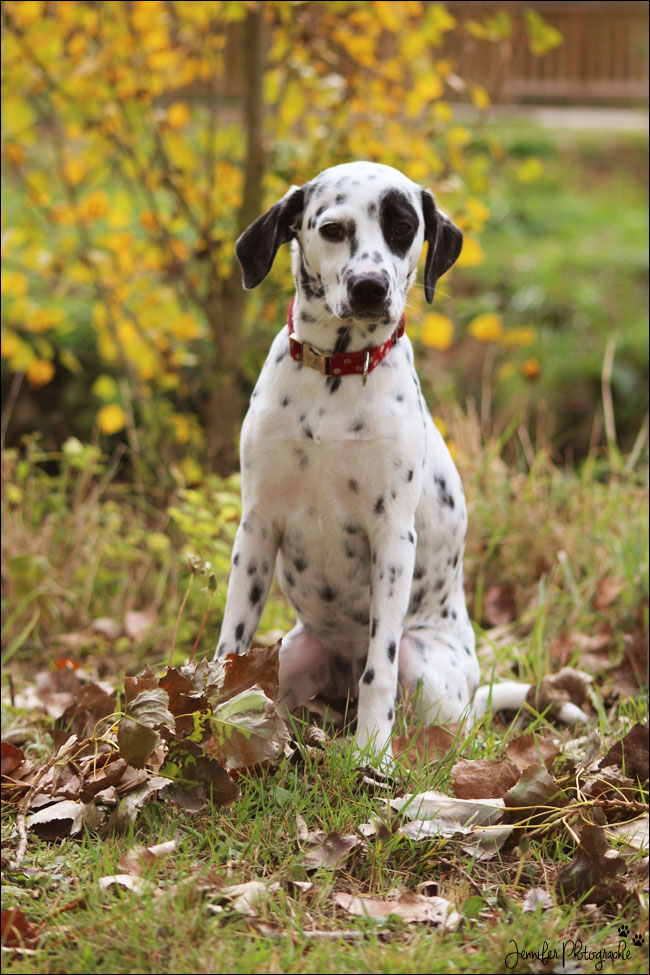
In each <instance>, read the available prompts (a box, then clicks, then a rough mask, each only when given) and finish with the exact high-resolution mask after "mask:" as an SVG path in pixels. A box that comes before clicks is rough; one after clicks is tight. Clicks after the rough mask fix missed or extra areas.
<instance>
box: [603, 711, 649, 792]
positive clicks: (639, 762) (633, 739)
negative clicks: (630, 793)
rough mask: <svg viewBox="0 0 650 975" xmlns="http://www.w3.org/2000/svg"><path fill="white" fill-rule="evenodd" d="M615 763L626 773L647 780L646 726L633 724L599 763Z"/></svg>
mask: <svg viewBox="0 0 650 975" xmlns="http://www.w3.org/2000/svg"><path fill="white" fill-rule="evenodd" d="M601 764H602V765H603V766H605V765H617V766H618V767H619V768H620V769H621V770H622V771H624V772H625V774H626V775H629V776H631V777H632V778H634V779H640V780H641V782H647V781H648V771H649V769H648V764H649V763H648V727H647V725H642V724H635V725H634V726H633V727H632V728H631V729H630V730H629V731H628V733H627V734H626V735H625V737H624V738H623V739H621V741H617V742H616V744H615V745H613V746H612V747H611V748H610V750H609V751H608V752H607V754H606V755H605V757H604V758H603V760H602V763H601Z"/></svg>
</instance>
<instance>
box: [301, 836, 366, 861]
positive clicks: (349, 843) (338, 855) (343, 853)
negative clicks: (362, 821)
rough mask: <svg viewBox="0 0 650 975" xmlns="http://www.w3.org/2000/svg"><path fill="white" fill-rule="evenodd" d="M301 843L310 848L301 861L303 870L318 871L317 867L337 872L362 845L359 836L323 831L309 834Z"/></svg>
mask: <svg viewBox="0 0 650 975" xmlns="http://www.w3.org/2000/svg"><path fill="white" fill-rule="evenodd" d="M303 842H304V844H305V846H311V849H310V851H309V853H307V854H306V856H305V857H304V858H303V861H302V865H303V866H304V868H305V870H318V869H319V867H325V868H326V869H328V870H337V869H338V868H339V867H340V866H342V865H343V864H344V863H345V861H346V860H347V859H348V857H349V856H350V854H351V853H352V851H353V850H355V849H356V848H357V847H359V846H362V845H363V840H362V839H361V838H360V837H359V836H355V835H354V834H347V835H342V834H341V833H339V832H338V831H337V830H333V831H332V832H331V833H327V834H325V833H324V832H323V830H317V831H316V832H314V833H309V834H308V835H307V837H305V839H304V841H303Z"/></svg>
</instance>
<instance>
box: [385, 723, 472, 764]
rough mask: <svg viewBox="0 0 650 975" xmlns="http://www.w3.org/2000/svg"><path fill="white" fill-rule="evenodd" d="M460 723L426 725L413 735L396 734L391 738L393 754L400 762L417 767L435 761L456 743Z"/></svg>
mask: <svg viewBox="0 0 650 975" xmlns="http://www.w3.org/2000/svg"><path fill="white" fill-rule="evenodd" d="M461 727H462V725H460V724H456V725H449V726H448V727H445V726H443V725H427V726H426V727H424V728H420V729H419V730H418V731H417V733H416V734H415V735H410V736H409V735H407V736H402V735H396V736H395V738H393V755H394V757H395V758H398V759H399V760H400V762H402V764H404V765H407V766H409V767H410V768H418V767H420V766H422V765H428V764H429V763H431V762H437V761H439V760H440V759H441V758H443V757H444V756H445V755H446V754H447V753H448V752H450V751H451V749H452V748H453V747H454V746H455V745H457V744H458V741H459V735H460V729H461Z"/></svg>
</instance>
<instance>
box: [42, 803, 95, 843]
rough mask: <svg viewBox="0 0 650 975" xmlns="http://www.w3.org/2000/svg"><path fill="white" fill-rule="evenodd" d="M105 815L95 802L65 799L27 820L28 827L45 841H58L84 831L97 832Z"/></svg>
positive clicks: (46, 807)
mask: <svg viewBox="0 0 650 975" xmlns="http://www.w3.org/2000/svg"><path fill="white" fill-rule="evenodd" d="M105 815H106V814H105V813H104V812H103V811H102V810H101V809H98V808H97V806H96V805H95V804H94V803H93V802H74V801H73V800H71V799H64V800H62V801H61V802H55V803H52V805H50V806H45V808H43V809H39V810H38V811H37V812H35V813H32V814H31V816H28V817H27V819H26V826H27V829H31V830H34V832H35V833H37V834H38V835H39V836H41V837H42V838H43V839H56V838H58V837H61V836H76V835H77V833H80V832H81V831H82V830H83V829H88V830H91V831H92V830H97V829H99V827H100V826H101V825H102V823H103V822H104V819H105Z"/></svg>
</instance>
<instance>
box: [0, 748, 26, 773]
mask: <svg viewBox="0 0 650 975" xmlns="http://www.w3.org/2000/svg"><path fill="white" fill-rule="evenodd" d="M24 761H25V753H24V752H23V750H22V748H17V747H16V745H12V744H11V742H10V741H3V742H2V774H3V775H7V776H12V775H13V774H14V772H15V771H16V770H17V769H19V768H20V766H21V765H22V764H23V762H24Z"/></svg>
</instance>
